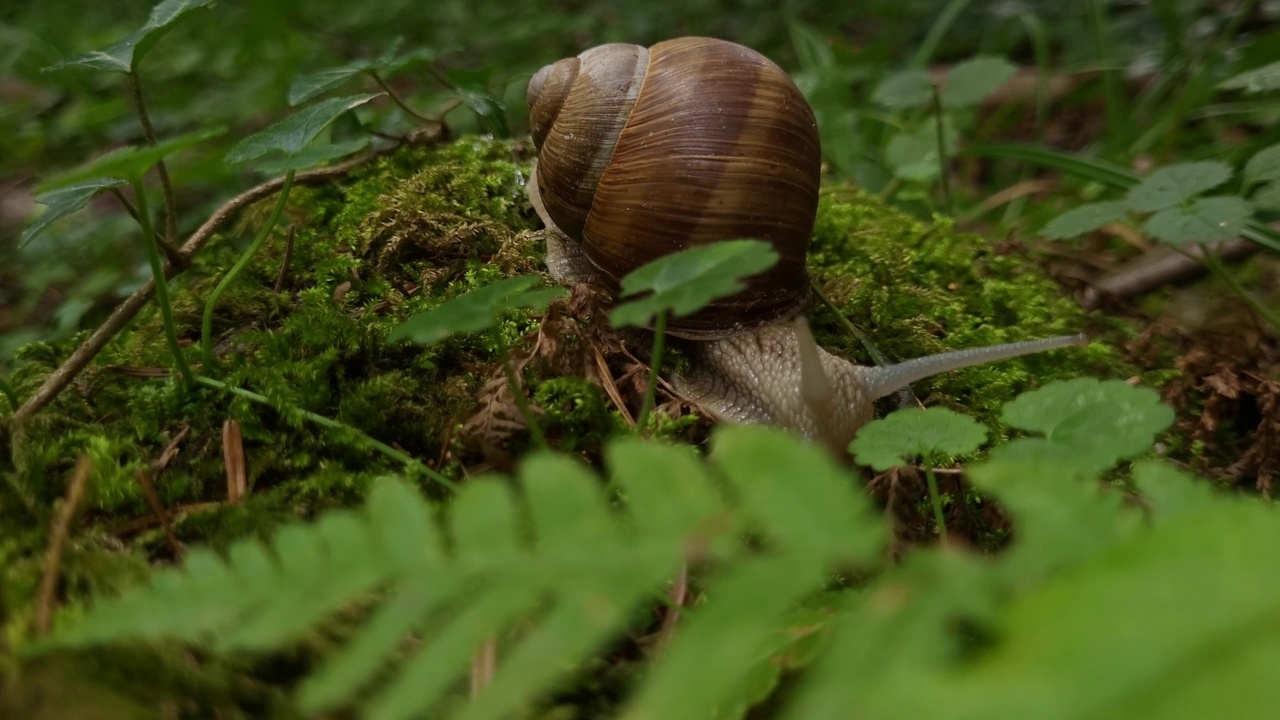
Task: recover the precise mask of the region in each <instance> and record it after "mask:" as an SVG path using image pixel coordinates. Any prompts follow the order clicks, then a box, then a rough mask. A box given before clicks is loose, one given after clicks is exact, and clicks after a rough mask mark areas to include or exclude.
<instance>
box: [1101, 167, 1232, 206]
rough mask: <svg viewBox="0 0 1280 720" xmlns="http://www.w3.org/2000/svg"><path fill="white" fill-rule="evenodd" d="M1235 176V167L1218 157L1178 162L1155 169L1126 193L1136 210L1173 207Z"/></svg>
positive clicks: (1130, 203) (1127, 198) (1126, 197)
mask: <svg viewBox="0 0 1280 720" xmlns="http://www.w3.org/2000/svg"><path fill="white" fill-rule="evenodd" d="M1230 179H1231V166H1229V165H1227V164H1226V163H1224V162H1218V161H1217V160H1204V161H1201V162H1191V163H1178V164H1176V165H1167V166H1165V167H1162V168H1159V169H1158V170H1155V171H1153V172H1152V173H1151V174H1150V175H1148V176H1146V177H1145V178H1143V179H1142V181H1141V182H1139V183H1138V184H1137V186H1135V187H1134V188H1132V189H1131V190H1129V194H1128V195H1127V196H1125V202H1127V203H1128V204H1129V208H1130V209H1132V210H1134V211H1135V212H1155V211H1157V210H1164V209H1165V208H1170V207H1173V206H1175V205H1177V204H1179V203H1181V202H1182V201H1184V200H1187V199H1188V198H1191V197H1192V196H1195V195H1199V194H1200V193H1202V192H1205V191H1206V190H1212V189H1213V188H1216V187H1218V186H1219V185H1221V184H1223V183H1225V182H1226V181H1228V180H1230Z"/></svg>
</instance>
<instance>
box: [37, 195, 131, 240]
mask: <svg viewBox="0 0 1280 720" xmlns="http://www.w3.org/2000/svg"><path fill="white" fill-rule="evenodd" d="M123 184H124V181H123V180H120V179H119V178H98V179H96V180H86V181H85V182H82V183H77V184H75V185H72V186H70V187H64V188H62V189H61V190H54V191H52V192H46V193H42V194H40V195H37V196H36V202H37V203H38V204H40V205H44V206H45V210H44V212H43V213H41V214H40V217H38V218H36V219H35V221H34V222H32V223H31V224H30V225H28V226H27V227H26V228H25V229H24V230H23V231H22V239H21V240H20V241H18V247H19V248H24V247H26V246H27V243H29V242H31V241H32V240H35V239H36V238H37V237H38V236H39V235H40V234H41V233H43V232H44V231H45V230H48V229H49V227H50V226H52V225H53V224H54V223H55V222H57V221H58V220H61V219H62V218H64V217H66V216H68V215H70V214H71V213H73V212H75V211H77V210H79V209H80V208H82V207H84V206H85V205H87V204H88V203H89V200H90V199H91V198H92V197H93V196H94V195H97V194H98V193H100V192H102V191H103V190H108V189H110V188H113V187H119V186H121V185H123Z"/></svg>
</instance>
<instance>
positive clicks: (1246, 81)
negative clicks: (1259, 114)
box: [1218, 62, 1280, 93]
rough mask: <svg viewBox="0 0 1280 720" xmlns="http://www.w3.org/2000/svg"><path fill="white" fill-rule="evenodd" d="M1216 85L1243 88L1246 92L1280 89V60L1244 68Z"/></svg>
mask: <svg viewBox="0 0 1280 720" xmlns="http://www.w3.org/2000/svg"><path fill="white" fill-rule="evenodd" d="M1218 87H1220V88H1222V89H1223V90H1243V91H1245V92H1246V93H1260V92H1267V91H1269V90H1280V62H1273V63H1271V64H1270V65H1263V66H1262V67H1260V68H1255V69H1253V70H1246V71H1245V72H1242V73H1240V74H1239V75H1235V76H1233V77H1229V78H1227V79H1226V80H1223V81H1222V82H1220V83H1218Z"/></svg>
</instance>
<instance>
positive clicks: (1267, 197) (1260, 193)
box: [1249, 180, 1280, 211]
mask: <svg viewBox="0 0 1280 720" xmlns="http://www.w3.org/2000/svg"><path fill="white" fill-rule="evenodd" d="M1249 204H1250V205H1252V206H1253V207H1255V208H1257V209H1259V210H1272V211H1275V210H1280V180H1275V181H1273V182H1269V183H1267V184H1266V185H1263V186H1262V187H1260V188H1258V190H1257V192H1255V193H1253V195H1251V196H1250V197H1249Z"/></svg>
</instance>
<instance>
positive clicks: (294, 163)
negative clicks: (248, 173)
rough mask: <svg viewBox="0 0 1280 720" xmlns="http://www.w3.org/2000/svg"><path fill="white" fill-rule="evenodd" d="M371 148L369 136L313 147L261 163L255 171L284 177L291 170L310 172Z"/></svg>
mask: <svg viewBox="0 0 1280 720" xmlns="http://www.w3.org/2000/svg"><path fill="white" fill-rule="evenodd" d="M366 147H369V138H368V136H365V137H362V138H356V139H355V140H348V141H347V142H339V143H330V144H328V145H312V146H310V147H307V148H305V149H304V150H303V151H302V152H300V153H298V154H296V155H291V156H289V157H286V158H282V159H280V160H275V161H270V162H263V163H259V164H258V165H256V166H255V167H254V170H257V171H258V172H260V173H262V174H264V175H283V174H285V173H287V172H289V171H290V170H308V169H310V168H314V167H319V166H321V165H324V164H326V163H328V162H329V161H331V160H337V159H338V158H342V157H346V156H348V155H351V154H352V153H356V152H359V151H361V150H363V149H365V148H366Z"/></svg>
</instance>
